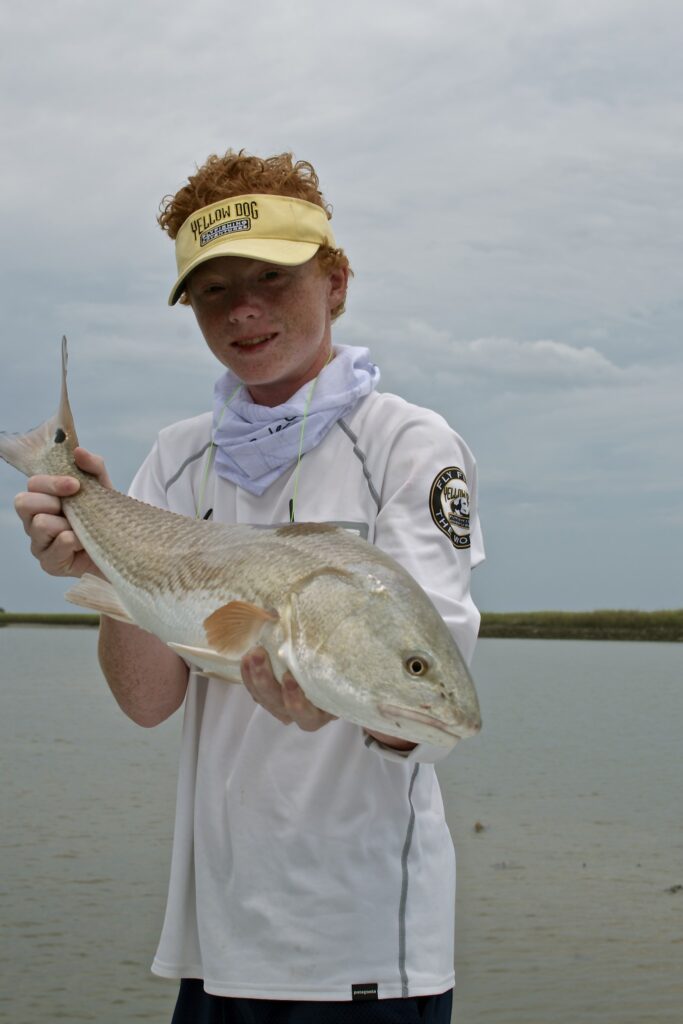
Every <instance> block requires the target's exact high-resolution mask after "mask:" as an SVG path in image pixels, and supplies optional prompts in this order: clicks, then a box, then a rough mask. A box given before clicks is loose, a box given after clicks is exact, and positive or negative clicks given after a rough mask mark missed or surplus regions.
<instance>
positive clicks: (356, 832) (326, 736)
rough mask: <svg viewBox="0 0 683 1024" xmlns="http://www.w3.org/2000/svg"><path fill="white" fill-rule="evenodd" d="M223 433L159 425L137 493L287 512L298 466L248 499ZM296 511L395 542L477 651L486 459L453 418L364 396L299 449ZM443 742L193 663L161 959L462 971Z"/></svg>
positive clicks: (381, 543)
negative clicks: (224, 454)
mask: <svg viewBox="0 0 683 1024" xmlns="http://www.w3.org/2000/svg"><path fill="white" fill-rule="evenodd" d="M210 441H211V415H210V414H208V413H207V414H206V415H203V416H199V417H197V418H195V419H191V420H185V421H183V422H181V423H176V424H174V425H173V426H171V427H168V428H167V429H165V430H163V431H162V432H161V434H160V435H159V438H158V440H157V442H156V444H155V446H154V448H153V449H152V452H151V453H150V455H149V456H148V458H147V460H146V461H145V462H144V464H143V466H142V467H141V469H140V471H139V472H138V474H137V476H136V477H135V480H134V482H133V485H132V487H131V494H132V495H133V496H134V497H137V498H140V499H141V500H143V501H147V502H149V503H151V504H154V505H158V506H160V507H163V508H169V509H171V510H173V511H176V512H180V513H183V514H185V515H195V514H198V515H199V516H200V517H204V516H207V515H208V514H210V515H211V517H212V518H213V519H214V520H215V521H218V522H225V523H252V524H263V525H269V524H282V523H286V522H288V521H289V502H290V499H291V498H292V496H293V481H294V472H295V469H294V467H292V469H291V470H289V471H287V472H286V473H284V474H283V475H282V476H281V477H280V478H279V479H278V480H276V481H275V482H274V483H273V484H272V485H271V486H270V487H269V488H268V490H267V491H266V492H265V494H263V495H262V496H260V497H255V496H254V495H251V494H249V493H248V492H247V491H245V490H243V489H240V488H238V487H237V486H236V485H234V484H233V483H231V482H228V481H226V480H223V479H221V478H219V477H217V476H216V475H215V474H214V473H213V472H212V471H210V472H209V473H208V476H207V474H206V469H207V465H208V464H207V459H208V457H209V445H210ZM455 470H457V471H458V472H457V473H456V472H454V471H455ZM458 474H459V475H458ZM449 487H450V488H451V490H448V488H449ZM449 495H451V496H452V497H453V500H454V501H455V502H456V503H457V507H456V505H455V504H454V505H453V506H452V508H451V509H450V512H449V509H448V508H447V505H448V502H449ZM468 513H469V519H468ZM295 515H296V520H297V521H298V522H304V521H317V522H331V523H336V524H339V525H343V526H346V527H347V528H349V529H352V530H355V531H357V532H358V533H359V534H360V535H361V536H363V537H365V538H366V539H367V540H369V541H370V542H371V543H374V544H377V545H378V547H380V548H382V549H383V550H384V551H386V552H388V553H389V554H391V555H392V556H393V557H394V558H396V560H397V561H399V562H400V563H402V564H403V565H404V566H405V568H406V569H408V571H409V572H410V573H411V574H412V575H413V576H414V577H415V578H416V579H417V581H418V582H419V583H420V584H421V586H422V587H423V589H424V590H425V591H426V592H427V594H428V595H429V597H430V598H431V599H432V601H433V602H434V604H435V605H436V607H437V609H438V610H439V612H440V613H441V615H442V616H443V618H444V620H445V621H446V623H447V625H448V626H449V628H450V629H451V631H452V633H453V635H454V637H455V639H456V640H457V642H458V644H459V646H460V649H461V651H462V653H463V655H464V657H465V658H466V660H469V659H470V657H471V655H472V651H473V648H474V642H475V639H476V635H477V630H478V625H479V615H478V612H477V610H476V608H475V607H474V604H473V602H472V599H471V597H470V592H469V581H470V570H471V568H472V567H473V566H474V565H476V564H477V563H478V562H480V561H481V560H482V559H483V547H482V542H481V532H480V528H479V520H478V517H477V503H476V471H475V465H474V460H473V458H472V455H471V453H470V452H469V450H468V448H467V447H466V445H465V444H464V442H463V441H462V440H461V438H460V437H459V436H458V435H457V434H455V433H454V432H453V431H452V430H451V429H450V427H449V426H448V425H447V424H446V423H445V421H444V420H443V419H442V418H441V417H439V416H438V415H436V414H435V413H432V412H430V411H428V410H425V409H420V408H418V407H416V406H412V405H410V404H408V403H407V402H405V401H403V400H402V399H400V398H398V397H396V396H394V395H388V394H378V393H376V392H373V393H372V394H370V395H368V396H367V397H366V398H364V399H362V400H361V402H360V403H359V404H358V406H357V407H356V408H355V410H354V411H353V412H352V413H351V414H350V415H348V416H347V418H346V419H345V420H344V421H340V422H338V423H337V424H335V426H334V427H333V428H332V430H331V431H330V433H329V434H328V435H327V436H326V437H325V438H324V440H323V442H322V443H321V444H320V445H319V446H318V447H317V448H315V449H313V450H312V451H310V452H309V453H308V454H307V455H306V456H305V457H304V458H303V460H302V462H301V465H300V469H299V480H298V490H297V498H296V508H295ZM451 523H452V524H454V525H453V526H451V525H450V524H451ZM468 523H469V525H468ZM445 752H446V751H445V749H444V748H442V747H430V746H427V745H425V744H420V745H418V746H417V747H416V748H415V749H414V750H413V751H411V752H409V753H408V754H407V755H406V754H401V753H398V752H396V751H391V750H389V749H387V748H383V747H382V746H381V745H380V744H378V743H376V742H375V741H373V740H370V739H369V737H367V736H366V735H365V733H364V732H363V730H362V729H361V728H359V727H358V726H355V725H352V724H350V723H348V722H344V721H335V722H331V723H329V724H328V725H326V726H324V727H323V728H322V729H320V730H318V731H317V732H313V733H307V732H303V731H301V730H299V729H297V728H296V727H295V726H290V727H286V726H283V725H282V724H281V723H280V722H278V721H277V720H276V719H275V718H273V717H272V716H271V715H270V714H269V713H268V712H267V711H265V710H264V709H263V708H261V707H260V706H258V705H256V704H255V703H254V702H253V700H252V698H251V697H250V695H249V694H248V692H247V691H246V690H245V689H244V688H243V687H241V686H233V685H229V684H225V683H223V682H221V681H219V680H216V679H207V678H206V677H204V676H200V675H197V674H194V673H193V674H191V676H190V682H189V686H188V692H187V698H186V701H185V719H184V725H183V736H182V748H181V757H180V769H179V779H178V798H177V809H176V824H175V834H174V844H173V857H172V865H171V878H170V884H169V896H168V903H167V909H166V916H165V921H164V926H163V931H162V935H161V939H160V943H159V948H158V951H157V955H156V957H155V960H154V964H153V968H152V969H153V970H154V972H155V973H157V974H160V975H162V976H166V977H173V978H178V977H195V978H202V979H204V987H205V988H206V990H207V992H210V993H212V994H215V995H223V996H241V997H257V998H258V997H261V998H270V999H315V1000H341V999H351V998H352V990H353V986H354V985H376V986H377V994H378V997H379V998H380V999H381V998H390V997H397V996H408V995H410V996H418V995H429V994H433V993H437V992H442V991H445V990H446V989H448V988H450V987H451V986H452V985H453V981H454V978H453V930H454V927H453V923H454V905H455V855H454V851H453V844H452V841H451V837H450V834H449V832H448V829H447V826H446V823H445V820H444V813H443V803H442V799H441V793H440V790H439V786H438V782H437V779H436V775H435V772H434V767H433V763H432V762H434V761H435V760H437V759H438V758H439V757H440V756H443V755H444V753H445Z"/></svg>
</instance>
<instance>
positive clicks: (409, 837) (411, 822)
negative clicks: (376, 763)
mask: <svg viewBox="0 0 683 1024" xmlns="http://www.w3.org/2000/svg"><path fill="white" fill-rule="evenodd" d="M419 770H420V765H419V764H416V765H415V768H414V770H413V774H412V776H411V778H410V786H409V787H408V803H409V804H410V817H409V818H408V829H407V831H406V840H405V843H404V844H403V852H402V854H401V874H402V876H403V877H402V881H401V900H400V903H399V908H398V970H399V973H400V975H401V995H402V997H403V998H404V999H406V998H407V997H408V995H409V989H408V972H407V971H406V906H407V903H408V854H409V853H410V847H411V844H412V841H413V831H414V829H415V808H414V806H413V799H412V797H413V786H414V785H415V779H416V778H417V773H418V771H419Z"/></svg>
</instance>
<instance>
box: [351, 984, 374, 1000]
mask: <svg viewBox="0 0 683 1024" xmlns="http://www.w3.org/2000/svg"><path fill="white" fill-rule="evenodd" d="M351 998H352V999H353V1001H354V1003H356V1002H359V1001H361V1000H363V999H379V996H378V994H377V982H376V981H372V982H367V983H366V984H365V985H352V986H351Z"/></svg>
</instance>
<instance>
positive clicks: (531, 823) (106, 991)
mask: <svg viewBox="0 0 683 1024" xmlns="http://www.w3.org/2000/svg"><path fill="white" fill-rule="evenodd" d="M0 652H1V654H2V658H1V659H0V665H1V666H2V669H1V676H0V699H1V700H2V714H1V715H0V766H1V768H2V780H3V785H2V790H1V796H0V801H1V811H2V832H1V834H0V851H1V856H2V865H1V875H0V886H1V887H0V913H1V920H2V939H1V942H2V948H1V949H0V957H1V960H0V963H1V965H2V966H1V967H0V970H1V971H2V975H3V976H2V998H1V999H0V1022H3V1024H4V1022H8V1024H9V1022H12V1024H35V1022H38V1021H41V1022H42V1021H60V1020H61V1021H73V1022H77V1021H93V1022H97V1024H124V1022H128V1021H138V1020H139V1021H157V1022H159V1024H168V1021H169V1020H170V1015H171V1010H172V1006H173V1004H174V1002H175V985H174V983H173V982H167V981H163V980H161V979H158V978H155V977H153V976H152V975H151V974H150V973H149V967H148V965H149V962H150V960H151V957H152V955H153V952H154V949H155V947H156V941H157V937H158V933H159V930H160V927H161V919H162V914H163V908H164V899H165V892H166V882H167V877H168V868H169V860H170V848H171V833H172V825H173V810H174V799H175V774H176V758H177V749H178V741H179V732H180V718H179V716H177V718H178V720H177V721H173V720H172V721H170V722H167V723H165V724H164V725H163V726H160V727H159V728H157V729H153V730H149V731H147V730H143V729H139V728H138V727H136V726H134V725H133V724H132V723H130V722H128V720H127V719H126V718H125V717H124V716H123V715H122V714H121V712H120V711H119V710H118V709H117V708H116V706H115V704H114V702H113V700H112V698H111V697H110V695H109V693H108V691H107V689H106V686H105V684H104V683H103V682H102V681H101V679H100V676H99V672H98V669H97V666H96V659H95V635H94V633H93V632H90V631H86V630H83V631H79V630H51V629H50V630H48V629H30V628H27V629H17V628H7V629H0ZM682 667H683V647H681V646H675V645H655V644H612V643H609V644H599V643H578V642H571V643H570V642H567V643H565V642H560V641H553V642H543V641H506V640H485V641H481V642H480V645H479V649H478V652H477V659H476V663H475V674H476V678H477V684H478V689H479V693H480V697H481V703H482V711H483V715H484V732H483V733H482V735H481V736H480V737H478V738H476V739H474V740H468V741H467V742H464V743H461V744H460V745H459V746H458V747H457V748H456V750H455V752H454V753H453V755H452V756H451V757H450V758H449V759H448V760H447V761H446V762H445V763H444V764H443V765H442V766H441V767H440V769H439V773H440V778H441V784H442V788H443V792H444V799H445V802H446V808H447V815H448V820H449V824H450V826H451V829H452V831H453V834H454V837H455V840H456V846H457V850H458V911H457V931H456V971H457V977H458V985H457V989H456V1016H455V1018H454V1019H457V1021H458V1024H484V1022H486V1024H489V1022H501V1024H536V1022H538V1024H550V1022H552V1024H570V1022H571V1024H575V1022H576V1021H578V1020H581V1021H582V1022H587V1024H650V1022H658V1024H659V1022H661V1024H664V1022H671V1024H673V1022H674V1021H675V1022H676V1024H678V1022H680V1021H681V1019H683V1009H682V1008H683V890H681V891H675V892H672V891H670V890H671V889H675V888H676V886H679V885H683V797H682V795H681V794H682V793H683V785H682V783H683V759H682V756H681V734H682V732H683V679H682V675H683V673H682ZM477 823H479V825H480V826H483V829H479V830H476V829H475V825H476V824H477Z"/></svg>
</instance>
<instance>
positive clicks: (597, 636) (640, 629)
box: [0, 608, 683, 643]
mask: <svg viewBox="0 0 683 1024" xmlns="http://www.w3.org/2000/svg"><path fill="white" fill-rule="evenodd" d="M99 621H100V617H99V615H90V614H88V613H87V612H76V613H73V612H63V613H59V614H51V613H48V612H5V611H2V610H0V626H15V625H18V626H21V625H30V626H97V625H98V624H99ZM479 635H480V636H482V637H491V638H499V639H502V638H505V639H519V640H534V639H535V640H641V641H648V640H653V641H663V642H666V643H681V642H683V608H678V609H674V610H672V611H659V612H638V611H595V612H484V613H483V614H482V617H481V630H480V633H479Z"/></svg>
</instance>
